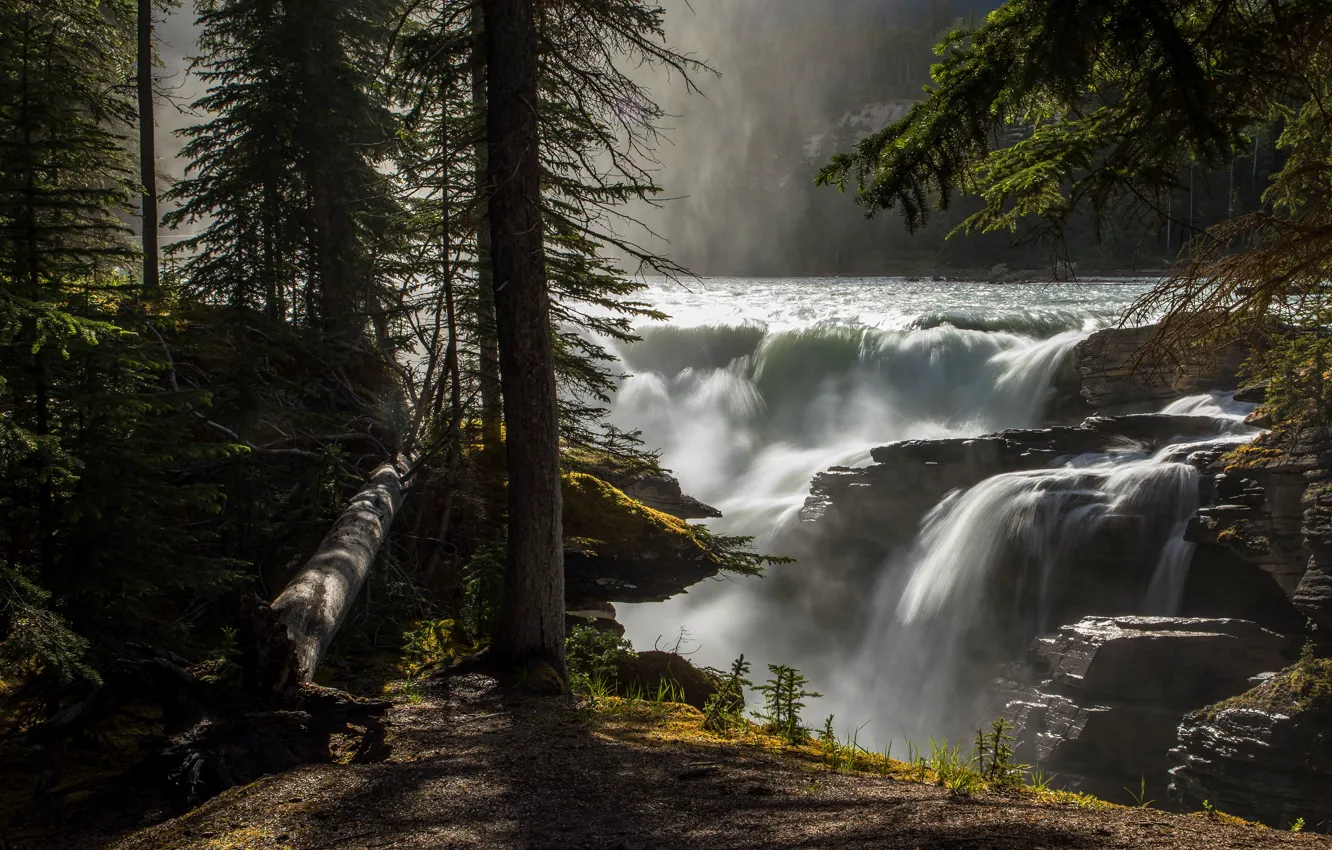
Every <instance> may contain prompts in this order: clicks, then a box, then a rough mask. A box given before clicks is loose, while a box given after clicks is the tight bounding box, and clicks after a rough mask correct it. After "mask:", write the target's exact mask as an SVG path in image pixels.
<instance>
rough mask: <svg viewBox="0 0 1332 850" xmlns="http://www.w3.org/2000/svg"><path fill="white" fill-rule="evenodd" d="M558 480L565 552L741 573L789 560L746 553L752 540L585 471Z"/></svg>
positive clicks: (751, 573)
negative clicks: (654, 504)
mask: <svg viewBox="0 0 1332 850" xmlns="http://www.w3.org/2000/svg"><path fill="white" fill-rule="evenodd" d="M563 479H564V483H563V494H564V537H565V548H566V549H569V550H571V551H576V552H580V553H582V554H586V555H592V556H595V557H599V558H662V559H672V560H679V561H699V562H710V563H712V564H714V565H716V567H717V568H718V569H719V570H724V571H727V572H733V573H740V574H742V575H759V574H761V573H762V572H763V567H764V566H765V565H767V564H773V563H785V562H787V561H788V560H789V559H786V558H775V557H771V556H768V555H759V554H756V553H754V552H751V551H750V550H749V543H750V541H751V539H752V538H748V537H726V536H722V535H717V534H712V533H711V532H710V531H708V530H707V529H706V528H705V527H703V526H701V525H692V524H690V523H688V522H686V521H684V520H682V519H679V518H678V517H674V516H671V515H670V514H667V513H662V512H661V511H658V510H654V509H652V508H649V507H648V506H647V505H644V504H643V503H642V502H639V501H637V500H636V499H633V498H630V497H629V496H627V495H626V494H625V493H624V491H622V490H620V489H618V488H616V487H614V486H613V485H611V484H608V483H606V482H605V481H603V480H601V479H600V478H597V477H595V476H593V475H589V474H587V473H585V472H566V473H565V474H564V476H563Z"/></svg>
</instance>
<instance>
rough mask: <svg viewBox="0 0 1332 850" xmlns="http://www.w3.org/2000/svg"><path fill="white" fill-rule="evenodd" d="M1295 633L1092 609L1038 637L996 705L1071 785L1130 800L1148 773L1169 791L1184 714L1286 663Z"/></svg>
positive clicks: (1157, 791)
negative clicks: (1172, 757) (1091, 613)
mask: <svg viewBox="0 0 1332 850" xmlns="http://www.w3.org/2000/svg"><path fill="white" fill-rule="evenodd" d="M1291 644H1292V641H1291V640H1290V639H1289V638H1287V637H1284V636H1282V635H1278V634H1275V633H1273V632H1270V631H1267V630H1266V629H1263V628H1261V627H1259V626H1258V625H1257V624H1255V623H1251V622H1246V621H1243V620H1217V619H1191V618H1173V617H1113V618H1108V617H1087V618H1084V619H1083V620H1081V621H1079V622H1078V623H1076V624H1074V625H1068V626H1063V627H1061V628H1060V629H1058V630H1057V631H1056V632H1054V633H1053V634H1048V635H1043V636H1041V637H1039V638H1037V639H1036V640H1035V641H1034V642H1033V643H1032V646H1031V649H1030V650H1029V651H1028V653H1027V657H1026V658H1025V659H1024V660H1023V661H1021V662H1019V663H1016V664H1014V665H1012V666H1011V667H1010V668H1009V670H1008V672H1007V674H1006V675H1005V676H1004V677H1003V678H1001V679H1000V680H998V682H997V683H996V687H995V694H994V696H993V697H992V699H991V703H990V706H989V713H990V714H992V715H994V716H999V715H1003V716H1004V717H1007V718H1008V719H1010V720H1011V721H1013V723H1014V724H1015V728H1014V735H1015V737H1016V738H1017V739H1018V741H1019V742H1020V743H1019V746H1018V747H1017V758H1018V760H1019V761H1021V762H1024V763H1028V764H1033V765H1039V766H1040V768H1041V769H1042V770H1044V771H1045V772H1047V773H1054V774H1058V776H1059V783H1060V784H1061V785H1064V786H1067V787H1071V788H1075V789H1077V790H1081V791H1086V792H1088V793H1091V794H1095V795H1097V796H1099V797H1102V798H1104V799H1109V800H1115V801H1119V802H1124V803H1128V802H1130V793H1129V792H1128V791H1126V790H1125V789H1131V791H1132V793H1140V792H1141V791H1142V789H1143V783H1144V782H1145V787H1146V793H1147V794H1148V795H1150V796H1151V797H1154V798H1156V799H1157V800H1158V802H1159V801H1163V800H1164V798H1165V791H1166V782H1167V776H1166V771H1167V769H1168V768H1169V767H1170V765H1171V762H1170V760H1169V757H1168V755H1167V753H1168V751H1169V750H1170V749H1171V747H1172V746H1174V744H1175V736H1176V728H1177V727H1178V726H1179V722H1180V718H1181V717H1182V716H1183V715H1184V714H1185V713H1186V712H1188V711H1190V710H1192V709H1194V708H1197V707H1198V706H1201V705H1207V704H1208V703H1211V702H1215V701H1216V700H1218V699H1222V698H1224V697H1229V696H1233V695H1235V694H1238V693H1241V692H1242V691H1244V690H1246V689H1247V688H1248V687H1249V679H1250V678H1251V677H1253V676H1255V675H1257V674H1259V673H1264V672H1270V671H1273V670H1277V669H1280V668H1281V667H1284V666H1285V665H1286V664H1287V663H1289V658H1290V655H1291V652H1292V646H1291ZM1227 811H1229V809H1227Z"/></svg>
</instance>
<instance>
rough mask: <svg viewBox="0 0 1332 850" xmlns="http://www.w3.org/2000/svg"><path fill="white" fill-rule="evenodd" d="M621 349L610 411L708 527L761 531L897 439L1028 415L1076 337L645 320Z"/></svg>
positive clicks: (764, 535)
mask: <svg viewBox="0 0 1332 850" xmlns="http://www.w3.org/2000/svg"><path fill="white" fill-rule="evenodd" d="M642 336H643V339H642V341H641V342H639V343H636V344H634V345H631V346H627V347H626V348H625V349H624V351H623V352H622V357H623V359H624V362H625V365H626V366H627V367H628V369H629V371H631V372H632V373H633V374H632V375H631V377H629V378H627V379H626V380H625V381H624V383H623V385H622V387H621V388H620V391H619V393H618V395H617V398H616V402H615V407H614V409H613V411H612V420H613V421H614V422H615V424H617V425H619V426H621V427H625V428H634V429H639V430H641V431H642V433H643V437H644V440H645V442H646V443H647V444H648V445H650V446H655V447H660V448H661V449H662V450H663V458H664V459H665V462H666V464H667V465H668V466H670V467H671V468H672V469H673V470H674V472H675V474H676V475H677V476H678V477H679V478H680V480H681V481H683V482H687V483H688V487H689V489H690V491H691V492H692V493H693V494H694V495H696V496H698V497H699V498H701V499H703V500H704V501H708V502H711V503H713V504H715V505H716V506H717V507H718V508H720V509H721V510H722V512H723V513H724V514H725V515H726V518H725V519H724V520H723V521H722V522H721V523H719V527H720V528H722V529H724V530H727V531H736V532H738V533H744V534H749V535H757V536H758V537H759V538H760V541H769V540H771V538H772V536H773V535H774V534H775V533H776V532H777V530H778V529H780V528H781V527H782V526H783V525H784V524H785V523H786V522H787V521H789V519H790V517H791V515H792V514H793V513H794V512H795V511H796V510H797V509H798V508H799V506H800V504H801V502H802V501H803V500H804V497H805V495H806V493H807V492H808V487H809V481H810V479H811V478H812V477H813V476H814V475H815V474H816V473H818V472H820V471H822V470H823V469H826V468H827V467H829V466H833V465H838V464H851V465H858V464H864V463H865V462H867V461H868V459H869V454H868V453H869V449H870V448H872V447H873V446H876V445H880V444H882V443H884V442H888V441H891V440H894V439H912V438H933V437H948V436H957V435H962V434H979V433H984V432H986V431H993V430H997V429H1000V428H1018V427H1026V426H1029V425H1032V424H1034V423H1035V422H1036V421H1037V420H1038V418H1039V416H1040V413H1041V410H1042V408H1043V407H1044V404H1045V399H1046V395H1047V394H1048V391H1049V387H1050V382H1051V378H1052V377H1053V375H1054V372H1055V371H1056V370H1057V369H1058V368H1059V366H1060V364H1061V363H1062V362H1063V360H1064V358H1065V356H1066V355H1067V353H1068V351H1069V349H1070V348H1072V346H1074V345H1076V344H1077V343H1078V341H1079V340H1081V339H1083V338H1084V337H1085V336H1086V333H1085V332H1083V331H1064V332H1062V333H1059V334H1056V335H1054V336H1052V337H1050V338H1046V339H1036V338H1031V337H1025V336H1021V335H1018V334H1015V333H1011V332H998V331H980V330H968V329H962V328H957V327H953V326H952V325H936V326H934V327H930V328H926V329H922V330H914V331H909V330H901V331H881V330H875V329H871V328H865V327H859V326H845V325H836V324H821V325H816V326H814V327H809V328H797V329H788V330H779V331H769V330H766V329H764V328H762V327H758V326H754V325H743V326H738V327H737V326H726V325H721V326H702V327H696V328H678V327H672V326H664V327H651V328H648V329H645V330H644V331H642Z"/></svg>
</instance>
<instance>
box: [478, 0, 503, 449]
mask: <svg viewBox="0 0 1332 850" xmlns="http://www.w3.org/2000/svg"><path fill="white" fill-rule="evenodd" d="M471 65H472V109H473V111H474V112H475V113H476V114H477V115H479V116H482V118H483V119H484V117H485V115H486V21H485V15H484V14H483V13H482V11H481V7H480V6H479V5H473V7H472V63H471ZM478 135H479V136H480V141H479V142H478V143H477V144H476V189H477V192H476V194H477V208H478V221H477V225H476V275H477V277H476V283H477V297H476V330H477V338H478V339H479V340H480V345H479V351H478V358H477V360H478V367H479V368H478V378H479V380H480V384H481V448H482V449H483V451H484V454H485V455H486V457H487V458H488V459H490V460H491V462H497V461H496V459H497V458H500V457H502V456H503V443H504V440H503V437H502V436H501V432H500V421H501V419H502V418H503V410H502V406H501V405H502V402H501V400H500V377H499V371H500V369H499V349H498V346H497V345H496V342H495V297H494V275H493V274H492V273H491V272H492V266H491V258H490V257H491V250H490V211H489V207H490V199H489V198H488V197H487V192H486V187H487V185H488V179H489V175H488V174H487V171H488V168H489V161H490V155H489V151H488V150H487V145H486V139H485V134H484V133H481V134H478Z"/></svg>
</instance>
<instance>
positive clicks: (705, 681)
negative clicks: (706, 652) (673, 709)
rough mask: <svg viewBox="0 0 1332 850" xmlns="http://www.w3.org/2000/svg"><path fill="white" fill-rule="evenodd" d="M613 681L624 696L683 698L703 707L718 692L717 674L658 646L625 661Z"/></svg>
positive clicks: (648, 698)
mask: <svg viewBox="0 0 1332 850" xmlns="http://www.w3.org/2000/svg"><path fill="white" fill-rule="evenodd" d="M612 684H613V685H614V687H615V689H616V692H617V693H619V694H620V695H622V696H631V695H632V696H638V697H641V698H642V699H647V700H655V699H657V697H658V696H659V695H660V696H662V697H663V698H665V699H666V700H667V701H669V702H683V703H685V704H687V705H692V706H693V707H694V708H697V709H700V710H701V709H702V708H703V707H704V706H705V705H707V702H708V699H709V698H710V697H711V696H712V695H713V694H715V693H717V679H716V676H715V675H714V674H712V673H711V672H709V671H707V670H703V669H700V668H698V667H695V666H694V664H693V663H692V662H691V661H690V660H689V659H688V658H685V657H684V656H683V655H678V654H676V653H674V652H662V651H660V650H655V649H650V650H648V651H647V652H640V653H638V654H637V655H635V656H633V657H632V658H628V659H626V660H624V661H622V662H621V663H620V665H619V667H618V668H617V669H616V672H615V681H614V682H613V683H612Z"/></svg>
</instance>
